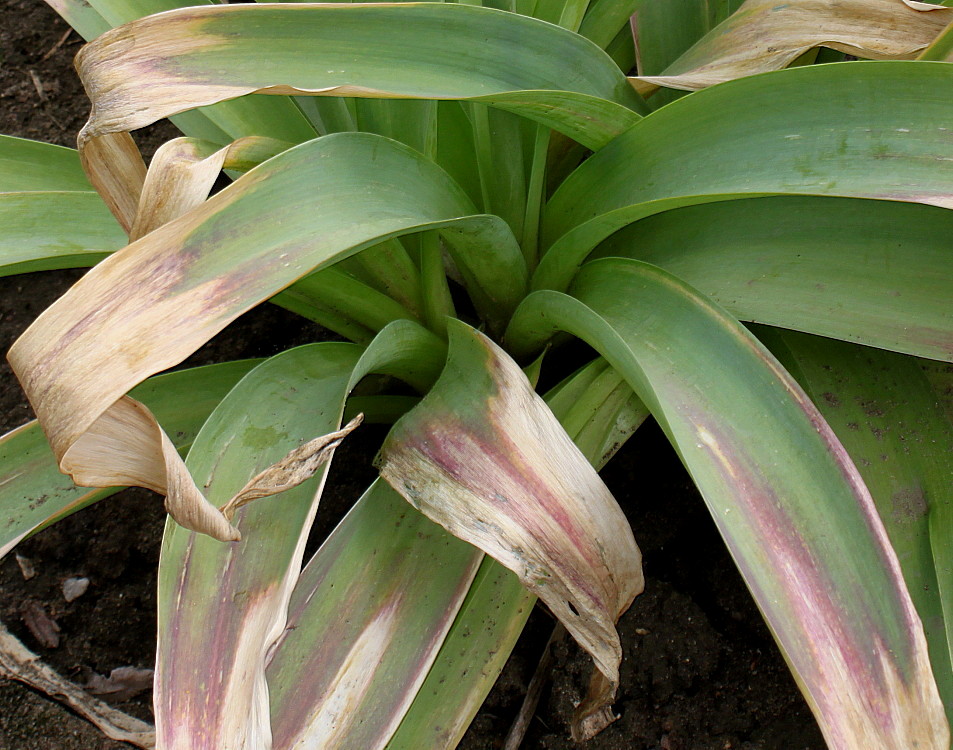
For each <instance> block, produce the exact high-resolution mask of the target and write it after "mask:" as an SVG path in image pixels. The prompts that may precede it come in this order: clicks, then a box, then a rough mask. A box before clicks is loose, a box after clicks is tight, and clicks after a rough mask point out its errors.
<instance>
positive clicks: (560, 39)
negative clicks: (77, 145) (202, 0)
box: [77, 3, 641, 148]
mask: <svg viewBox="0 0 953 750" xmlns="http://www.w3.org/2000/svg"><path fill="white" fill-rule="evenodd" d="M451 39H452V40H453V42H452V44H450V43H448V40H451ZM154 42H155V43H154ZM353 49H362V50H374V54H363V55H361V56H358V57H355V56H353V54H351V50H353ZM265 50H267V51H268V52H267V54H263V52H264V51H265ZM461 55H463V56H462V57H461ZM77 69H78V70H79V71H80V76H81V77H82V78H83V80H84V83H85V85H86V87H87V90H89V91H90V92H91V95H92V99H93V101H94V103H95V105H96V106H95V108H94V111H93V115H92V120H91V121H90V123H88V124H87V127H86V129H85V132H86V133H87V135H88V136H99V135H102V134H104V133H106V132H115V131H116V130H133V129H136V128H139V127H143V126H144V125H147V124H149V123H151V122H154V121H156V120H157V119H160V118H161V117H165V116H167V115H169V114H174V113H175V112H180V111H182V110H185V109H190V108H193V107H199V106H203V105H207V104H212V103H214V102H218V101H221V100H223V99H231V98H234V97H237V96H241V95H243V94H250V93H253V92H256V91H257V92H263V93H277V94H289V93H294V94H316V95H332V96H341V95H344V96H369V97H373V98H380V97H382V96H383V97H397V98H412V99H413V98H418V99H419V98H423V99H468V100H472V101H479V102H483V103H486V104H492V105H494V106H496V107H500V108H502V109H507V110H510V111H513V112H516V113H517V114H521V115H524V116H526V117H530V118H533V119H536V120H538V121H540V122H542V123H544V124H546V125H547V126H549V127H553V128H555V129H557V130H561V131H563V132H566V133H567V134H568V135H570V136H572V137H573V138H575V139H577V140H579V141H580V142H581V143H583V144H585V145H587V146H589V147H592V148H598V147H599V146H602V145H604V144H605V143H606V142H608V140H610V139H611V138H612V137H614V136H615V135H618V134H619V133H621V132H622V131H624V130H625V129H626V128H628V127H629V126H630V125H632V124H633V123H634V122H635V121H637V120H638V115H637V114H635V112H634V111H633V109H632V108H639V107H641V100H640V99H639V97H638V96H637V95H636V94H635V92H634V91H633V90H632V88H631V87H630V86H629V84H628V83H627V82H626V80H625V77H624V76H623V75H622V74H621V72H620V71H619V69H618V68H617V67H616V66H615V65H614V64H613V63H612V61H611V59H610V58H608V57H607V56H606V55H605V53H604V52H603V51H602V50H600V49H599V48H598V47H597V46H596V45H594V44H592V43H591V42H589V41H588V40H586V39H585V38H583V37H580V36H579V35H577V34H573V33H571V32H569V31H566V30H564V29H560V28H558V27H554V26H552V25H550V24H547V23H543V22H541V21H536V20H534V19H531V18H525V17H522V16H516V15H513V14H511V13H505V12H502V11H497V10H493V9H490V8H482V7H475V6H467V5H457V4H444V3H420V4H414V3H407V4H404V3H394V4H370V5H368V4H353V5H319V4H315V5H309V4H296V5H278V6H274V5H270V4H266V5H256V6H252V5H239V6H230V5H219V6H208V7H200V8H189V9H183V10H178V11H172V12H169V13H165V14H162V15H159V16H154V17H150V18H145V19H142V20H140V21H137V22H134V23H132V24H128V25H126V26H125V27H123V29H122V30H116V31H113V32H107V33H106V34H103V35H102V36H100V37H98V38H97V39H96V40H95V41H94V42H93V43H91V44H90V45H88V46H87V47H85V48H84V49H83V51H82V52H81V53H80V56H79V57H78V59H77ZM133 72H135V75H133ZM143 74H146V75H147V78H145V79H144V78H143ZM133 80H135V81H136V83H135V84H134V85H133V84H132V83H131V82H132V81H133ZM183 81H187V82H188V84H187V85H183V83H182V82H183ZM147 82H148V85H144V84H145V83H147ZM269 135H272V137H275V138H281V139H283V140H290V141H294V140H300V138H293V137H289V136H288V135H285V134H282V133H279V132H274V133H269Z"/></svg>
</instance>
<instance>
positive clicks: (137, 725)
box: [0, 623, 156, 750]
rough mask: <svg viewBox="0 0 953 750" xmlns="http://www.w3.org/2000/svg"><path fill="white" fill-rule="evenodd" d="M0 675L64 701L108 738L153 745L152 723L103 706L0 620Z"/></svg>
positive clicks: (142, 746)
mask: <svg viewBox="0 0 953 750" xmlns="http://www.w3.org/2000/svg"><path fill="white" fill-rule="evenodd" d="M0 676H2V677H8V678H10V679H12V680H19V681H20V682H23V683H26V684H27V685H29V686H30V687H32V688H34V689H36V690H39V691H40V692H42V693H45V694H46V695H48V696H50V697H51V698H53V699H55V700H58V701H60V702H61V703H65V704H66V705H67V706H69V707H70V708H71V709H73V710H74V711H75V712H76V713H78V714H79V715H80V716H82V717H84V718H86V719H88V720H89V721H91V722H92V723H93V724H95V725H96V726H97V727H99V729H100V730H101V731H102V733H103V734H105V735H106V736H107V737H109V738H110V739H113V740H118V741H120V742H129V743H131V744H133V745H135V746H136V747H141V748H145V749H146V750H154V748H155V746H156V733H155V729H154V728H153V727H152V726H150V725H149V724H146V723H145V722H144V721H140V720H139V719H136V718H133V717H132V716H129V715H128V714H125V713H123V712H122V711H117V710H116V709H115V708H112V707H111V706H107V705H106V704H105V703H103V702H102V701H100V700H97V699H96V698H93V697H92V696H90V695H88V694H87V693H86V692H85V691H83V690H82V688H80V687H78V686H76V685H74V684H73V683H72V682H70V681H68V680H65V679H63V678H62V677H61V676H60V675H58V674H57V673H56V672H54V671H53V670H52V669H50V667H48V666H47V665H46V664H44V663H43V662H42V661H40V657H38V656H37V655H36V654H34V653H33V652H32V651H30V650H29V649H28V648H27V647H26V646H24V645H23V644H22V643H20V641H19V639H17V638H16V636H14V635H13V634H12V633H11V632H10V631H9V630H7V628H6V626H5V625H3V623H0Z"/></svg>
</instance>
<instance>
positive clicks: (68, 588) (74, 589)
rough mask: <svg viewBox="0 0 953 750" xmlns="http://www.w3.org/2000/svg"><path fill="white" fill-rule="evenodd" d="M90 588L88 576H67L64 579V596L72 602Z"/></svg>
mask: <svg viewBox="0 0 953 750" xmlns="http://www.w3.org/2000/svg"><path fill="white" fill-rule="evenodd" d="M88 588H89V579H88V578H67V579H66V580H65V581H63V598H64V599H66V601H68V602H71V601H74V600H76V599H79V598H80V597H81V596H82V595H83V594H85V593H86V589H88Z"/></svg>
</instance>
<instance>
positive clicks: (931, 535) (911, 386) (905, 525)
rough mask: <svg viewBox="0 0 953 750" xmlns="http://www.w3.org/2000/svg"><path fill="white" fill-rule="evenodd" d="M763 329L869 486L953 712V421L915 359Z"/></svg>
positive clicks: (764, 336) (939, 683)
mask: <svg viewBox="0 0 953 750" xmlns="http://www.w3.org/2000/svg"><path fill="white" fill-rule="evenodd" d="M758 335H759V338H761V339H762V340H763V341H765V343H767V344H768V345H769V346H770V347H771V349H772V350H773V351H774V352H776V354H777V356H778V358H779V359H780V360H781V362H782V363H784V364H785V365H786V366H787V367H788V369H789V370H790V372H791V373H792V374H793V375H794V376H795V377H796V378H797V380H798V382H799V383H800V384H801V385H802V386H804V388H805V389H806V390H807V392H808V394H809V395H810V396H811V397H812V400H813V401H814V403H815V404H817V406H818V409H820V411H821V413H822V414H823V415H824V418H825V419H826V420H827V423H828V424H829V425H830V426H831V429H833V430H834V432H835V434H836V435H837V437H838V438H839V439H840V441H841V443H842V444H843V445H844V447H845V448H846V449H847V452H848V453H849V454H850V455H851V458H853V460H854V463H855V464H856V466H857V469H858V471H859V472H860V475H861V476H862V477H863V479H864V483H865V484H866V485H867V487H868V488H869V489H870V493H871V495H872V496H873V498H874V502H876V504H877V510H878V512H879V514H880V518H881V520H882V521H883V523H884V527H885V528H886V530H887V534H888V536H889V537H890V543H891V545H892V546H893V549H894V551H896V553H897V558H898V560H899V561H900V567H901V568H902V569H903V575H904V579H905V580H906V583H907V590H908V591H909V592H910V598H911V599H912V600H913V603H914V605H915V606H916V608H917V613H918V614H919V615H920V619H921V620H922V621H923V628H924V632H925V634H926V638H927V643H928V644H929V647H930V663H931V664H932V666H933V675H934V677H935V678H936V682H937V686H938V688H939V690H940V695H941V697H942V698H943V703H944V705H945V706H946V712H947V719H948V720H949V719H951V718H953V665H951V658H950V647H951V644H953V599H951V594H953V588H951V584H953V570H951V567H950V561H951V559H953V555H951V553H950V552H949V549H950V543H951V541H953V539H951V536H950V534H951V531H953V514H951V508H953V424H951V422H950V420H949V419H948V418H947V416H946V414H944V412H943V410H942V408H940V407H939V405H938V404H937V401H936V394H935V393H934V391H933V388H932V387H931V385H930V383H929V382H928V381H927V379H926V377H925V376H924V374H923V372H922V371H921V369H920V366H919V363H918V362H917V360H916V359H914V358H912V357H905V356H901V355H898V354H893V353H891V352H884V351H880V350H877V349H868V348H866V347H859V346H852V345H849V344H844V343H841V342H838V341H831V340H829V339H824V338H820V337H817V336H806V335H803V334H796V333H791V332H788V331H776V330H771V329H764V330H761V329H759V331H758ZM934 555H936V561H935V560H934ZM938 571H941V575H940V580H938Z"/></svg>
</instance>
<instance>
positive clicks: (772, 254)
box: [593, 196, 953, 359]
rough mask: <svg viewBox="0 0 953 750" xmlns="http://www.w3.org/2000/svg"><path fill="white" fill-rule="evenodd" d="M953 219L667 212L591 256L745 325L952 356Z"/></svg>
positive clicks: (701, 208)
mask: <svg viewBox="0 0 953 750" xmlns="http://www.w3.org/2000/svg"><path fill="white" fill-rule="evenodd" d="M951 236H953V211H949V210H947V209H942V208H937V207H935V206H924V205H918V204H912V203H901V202H898V201H872V200H860V199H852V198H819V197H788V196H778V197H773V198H751V199H747V200H735V201H728V202H722V203H706V204H703V205H698V206H690V207H687V208H680V209H675V210H672V211H666V212H663V213H660V214H656V215H654V216H650V217H648V218H646V219H643V220H641V221H638V222H635V223H634V224H631V225H629V226H628V227H626V228H624V229H622V230H620V231H619V232H616V233H615V234H614V235H612V236H611V237H609V238H608V239H607V240H606V241H605V242H603V243H602V244H601V245H600V246H599V247H598V248H597V249H596V250H595V252H594V253H593V257H594V258H605V257H611V256H617V257H628V258H635V259H636V260H642V261H645V262H647V263H652V264H653V265H657V266H660V267H662V268H664V269H665V270H667V271H669V272H670V273H672V274H674V275H675V276H678V277H679V278H681V279H684V280H685V281H686V282H688V283H689V284H691V285H692V286H694V287H695V288H697V289H698V290H699V291H701V292H703V293H705V294H707V295H708V296H709V297H711V298H712V299H713V300H714V301H715V302H717V303H718V304H720V305H722V306H724V307H725V309H727V310H728V311H729V312H730V313H731V314H732V315H734V316H735V317H737V318H738V319H740V320H746V321H754V322H758V323H767V324H769V325H774V326H781V327H783V328H793V329H796V330H801V331H807V332H809V333H815V334H820V335H822V336H829V337H832V338H838V339H843V340H847V341H854V342H858V343H862V344H866V345H868V346H877V347H880V348H882V349H890V350H893V351H900V352H906V353H909V354H915V355H917V356H921V357H933V358H936V359H951V358H953V307H951V305H950V299H951V295H950V279H951V278H953V254H951V253H950V252H949V238H950V237H951Z"/></svg>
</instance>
